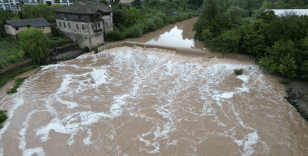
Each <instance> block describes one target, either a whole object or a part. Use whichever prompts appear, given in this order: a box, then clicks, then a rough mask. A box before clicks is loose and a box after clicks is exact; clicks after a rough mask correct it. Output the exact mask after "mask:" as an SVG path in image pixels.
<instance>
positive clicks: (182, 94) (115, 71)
mask: <svg viewBox="0 0 308 156" xmlns="http://www.w3.org/2000/svg"><path fill="white" fill-rule="evenodd" d="M193 20H195V19H191V20H187V21H184V22H180V23H178V24H180V25H181V24H183V23H186V24H188V25H189V27H191V25H192V24H193V23H192V21H193ZM184 25H185V24H184ZM175 26H176V25H174V28H175ZM184 27H185V26H184ZM174 28H171V29H174ZM176 29H177V28H176ZM170 32H171V30H170ZM178 32H180V31H178ZM181 33H182V34H184V33H183V32H181ZM191 33H193V32H191ZM192 36H193V35H192ZM161 38H162V37H161ZM149 41H150V40H149ZM158 41H159V39H158ZM147 42H148V41H147ZM184 43H186V42H183V44H184ZM189 44H190V43H189ZM190 45H192V44H190ZM194 45H195V42H194ZM237 68H242V69H244V73H243V75H240V76H237V75H235V74H234V71H233V70H234V69H237ZM284 96H286V93H285V90H284V86H283V85H282V84H280V83H279V78H278V77H276V76H273V75H269V74H267V73H265V72H263V71H262V70H260V69H259V67H258V66H257V65H256V64H254V63H252V62H249V61H239V60H234V59H233V60H232V59H225V58H219V57H216V58H205V57H192V56H190V57H188V56H181V55H177V54H175V52H174V51H170V50H163V49H157V48H155V49H146V50H145V51H143V49H142V48H141V47H137V48H135V49H132V48H131V47H118V48H113V49H108V50H105V51H103V52H100V53H98V54H97V55H94V54H93V53H90V54H84V55H82V56H79V57H78V58H76V59H74V60H70V61H65V62H61V63H59V64H56V65H48V66H43V67H42V69H41V71H40V72H39V73H37V74H33V75H32V76H31V77H30V78H28V79H26V80H25V82H24V83H23V85H22V86H21V87H20V88H19V89H18V92H17V93H15V94H12V95H5V96H2V97H1V98H0V105H1V106H0V109H7V110H8V116H9V119H8V120H7V121H6V122H5V124H4V126H5V127H4V128H2V129H1V130H0V155H3V156H7V155H13V156H18V155H25V156H31V155H50V156H59V155H61V156H62V155H74V156H79V155H80V156H83V155H91V156H92V155H95V156H96V155H97V156H98V155H104V156H105V155H110V156H113V155H120V156H122V155H123V156H128V155H140V156H144V155H149V156H156V155H161V156H172V155H173V156H176V155H179V156H181V155H196V156H216V155H224V156H225V155H232V156H237V155H244V156H246V155H269V156H293V155H294V156H298V155H303V156H304V155H307V153H308V146H307V145H308V123H307V122H306V121H305V120H304V119H303V118H302V117H301V116H300V115H299V114H298V113H297V112H296V110H295V109H294V108H293V107H292V106H291V105H290V104H289V103H288V102H287V101H286V100H285V99H284V98H283V97H284Z"/></svg>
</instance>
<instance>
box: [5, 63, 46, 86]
mask: <svg viewBox="0 0 308 156" xmlns="http://www.w3.org/2000/svg"><path fill="white" fill-rule="evenodd" d="M39 66H40V65H38V64H33V65H30V66H27V67H23V68H21V69H20V70H16V71H13V72H11V73H9V74H7V75H0V87H3V86H4V85H5V84H6V83H7V82H8V81H9V80H11V79H13V78H15V77H16V76H17V75H20V74H22V73H24V72H27V71H30V70H32V69H35V68H38V67H39Z"/></svg>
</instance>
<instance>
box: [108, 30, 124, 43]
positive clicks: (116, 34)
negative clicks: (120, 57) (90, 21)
mask: <svg viewBox="0 0 308 156" xmlns="http://www.w3.org/2000/svg"><path fill="white" fill-rule="evenodd" d="M125 37H126V36H125V34H124V33H123V32H120V31H118V30H114V31H110V32H108V33H107V39H108V41H118V40H122V39H124V38H125Z"/></svg>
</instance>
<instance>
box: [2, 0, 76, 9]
mask: <svg viewBox="0 0 308 156" xmlns="http://www.w3.org/2000/svg"><path fill="white" fill-rule="evenodd" d="M22 2H23V4H30V5H37V4H38V3H43V4H48V5H49V6H51V5H55V4H60V5H64V6H69V5H72V4H74V3H73V0H0V10H8V11H13V12H18V11H21V5H22V4H21V3H22Z"/></svg>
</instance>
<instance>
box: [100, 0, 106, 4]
mask: <svg viewBox="0 0 308 156" xmlns="http://www.w3.org/2000/svg"><path fill="white" fill-rule="evenodd" d="M99 3H103V4H105V5H107V3H108V2H107V1H106V0H99Z"/></svg>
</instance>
